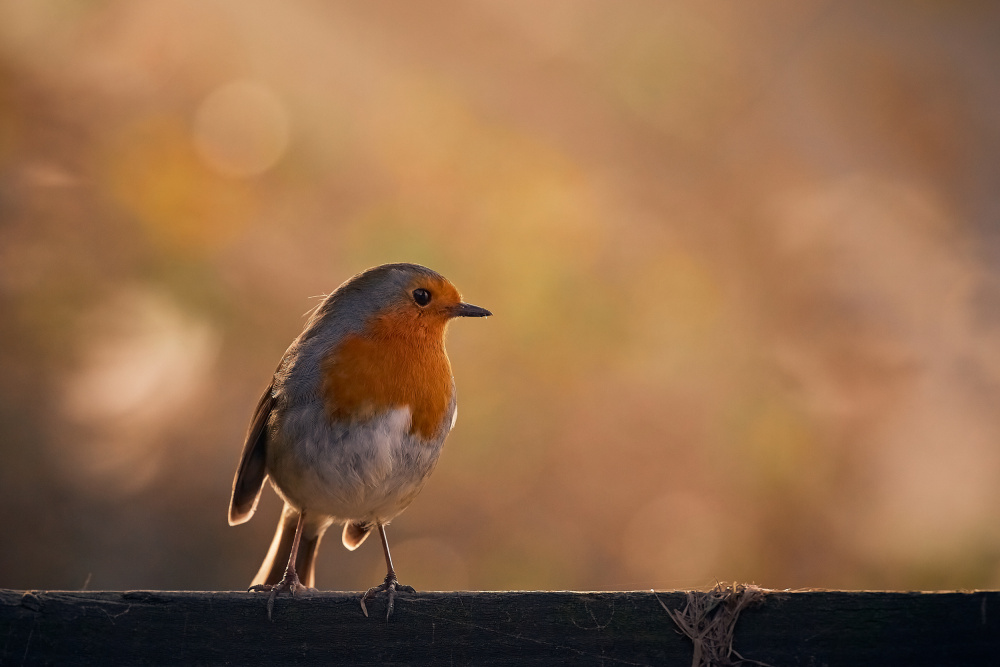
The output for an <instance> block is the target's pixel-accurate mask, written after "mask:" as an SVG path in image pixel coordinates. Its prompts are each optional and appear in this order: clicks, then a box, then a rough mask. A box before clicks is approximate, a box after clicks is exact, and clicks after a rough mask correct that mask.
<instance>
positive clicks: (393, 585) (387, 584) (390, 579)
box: [361, 572, 417, 621]
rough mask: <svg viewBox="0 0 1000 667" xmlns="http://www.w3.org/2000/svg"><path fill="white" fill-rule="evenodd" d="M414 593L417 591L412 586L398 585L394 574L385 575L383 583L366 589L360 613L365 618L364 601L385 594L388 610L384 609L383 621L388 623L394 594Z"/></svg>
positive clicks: (393, 602) (366, 609) (365, 608)
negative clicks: (362, 613) (361, 612)
mask: <svg viewBox="0 0 1000 667" xmlns="http://www.w3.org/2000/svg"><path fill="white" fill-rule="evenodd" d="M416 592H417V591H416V590H414V588H413V586H404V585H403V584H401V583H399V581H398V580H397V579H396V573H395V572H390V573H389V574H387V575H385V581H383V582H382V583H381V584H379V585H378V586H372V587H371V588H369V589H368V592H366V593H365V594H364V595H363V596H361V611H363V612H364V613H365V616H367V615H368V607H366V606H365V600H372V599H374V598H375V596H376V595H378V594H379V593H385V594H386V597H387V598H388V601H389V604H388V608H387V609H386V612H385V620H387V621H388V620H389V617H390V616H392V610H393V608H394V607H395V605H396V602H395V601H396V593H416Z"/></svg>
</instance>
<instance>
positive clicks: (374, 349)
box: [229, 264, 492, 619]
mask: <svg viewBox="0 0 1000 667" xmlns="http://www.w3.org/2000/svg"><path fill="white" fill-rule="evenodd" d="M489 315H492V313H491V312H490V311H488V310H486V309H485V308H480V307H479V306H473V305H471V304H468V303H463V302H462V299H461V296H460V295H459V293H458V290H457V289H455V286H454V285H452V284H451V283H450V282H449V281H448V280H447V279H446V278H444V276H442V275H440V274H438V273H436V272H434V271H432V270H430V269H428V268H426V267H423V266H419V265H417V264H384V265H382V266H377V267H374V268H371V269H368V270H367V271H364V272H362V273H359V274H358V275H356V276H354V277H353V278H351V279H350V280H348V281H347V282H345V283H344V284H343V285H341V286H340V287H338V288H337V289H336V291H334V292H333V293H332V294H330V295H329V296H327V297H326V299H324V300H323V302H322V303H321V304H320V305H319V306H318V307H317V308H316V309H315V310H314V311H313V313H312V315H311V317H310V318H309V321H308V322H307V323H306V326H305V329H303V331H302V333H301V334H300V335H299V337H298V338H296V339H295V340H294V341H293V342H292V344H291V346H290V347H289V348H288V350H287V351H286V352H285V355H284V356H283V357H282V359H281V363H279V364H278V368H277V370H276V371H275V373H274V376H273V378H272V379H271V383H270V384H269V385H268V387H267V389H265V390H264V393H263V394H262V395H261V397H260V400H259V401H258V403H257V408H256V410H254V413H253V418H252V420H251V422H250V428H249V430H248V431H247V437H246V442H245V443H244V445H243V454H242V455H241V457H240V464H239V467H238V468H237V470H236V478H235V479H234V480H233V498H232V502H231V503H230V506H229V524H230V525H232V526H235V525H237V524H241V523H244V522H245V521H247V520H249V519H250V517H251V516H253V513H254V510H255V509H256V508H257V501H258V500H259V498H260V492H261V489H262V488H263V486H264V480H265V479H267V478H270V480H271V484H272V485H273V486H274V489H275V491H277V493H278V495H279V496H281V498H282V499H283V500H284V501H285V506H284V509H283V511H282V515H281V519H280V521H279V522H278V529H277V531H276V532H275V534H274V539H273V540H272V542H271V548H270V549H269V550H268V552H267V556H266V557H265V558H264V563H263V564H262V565H261V566H260V570H259V571H258V572H257V576H256V577H254V579H253V581H252V582H251V586H250V590H251V591H269V592H270V595H269V597H268V603H267V613H268V617H270V616H271V612H272V610H273V608H274V600H275V596H277V595H278V594H279V593H282V592H288V593H289V594H290V595H294V594H295V593H296V592H300V591H304V590H310V589H311V588H312V586H313V585H314V582H315V564H316V553H317V550H318V549H319V543H320V540H321V539H322V538H323V534H324V533H325V532H326V530H327V528H329V527H330V526H331V525H333V524H343V526H344V530H343V543H344V546H345V547H347V548H348V549H349V550H351V551H353V550H354V549H357V548H358V547H359V546H360V545H361V543H362V542H364V541H365V538H366V537H368V534H369V533H370V532H371V531H372V530H373V529H377V530H378V533H379V537H380V538H381V540H382V550H383V552H384V554H385V564H386V569H387V572H386V575H385V580H384V581H383V582H382V583H381V584H379V585H378V586H373V587H372V588H370V589H368V591H367V592H366V593H365V594H364V596H362V598H361V609H362V611H364V613H365V616H367V615H368V610H367V608H366V606H365V601H366V600H370V599H372V598H374V597H375V596H376V595H378V594H379V593H385V594H386V597H387V599H388V604H387V611H386V619H388V618H389V616H390V615H391V614H392V610H393V606H394V600H395V597H396V593H397V592H409V593H412V592H414V591H413V588H412V587H410V586H403V585H402V584H400V583H399V581H398V580H397V578H396V572H395V570H394V569H393V567H392V558H391V557H390V555H389V543H388V542H387V541H386V536H385V526H386V525H387V524H388V523H389V521H391V520H392V519H393V518H394V517H396V516H397V515H398V514H399V513H400V512H402V511H403V510H405V509H406V508H407V506H408V505H409V504H410V503H411V502H412V501H413V499H414V498H415V497H416V495H417V494H418V493H419V492H420V489H421V488H422V487H423V485H424V482H426V481H427V478H428V477H429V476H430V474H431V472H433V471H434V467H435V466H436V465H437V461H438V457H439V456H440V454H441V449H442V447H443V445H444V440H445V437H446V436H447V435H448V432H449V431H450V430H451V429H452V427H453V426H454V425H455V417H456V415H457V408H456V396H455V381H454V378H453V377H452V374H451V363H450V362H449V361H448V355H447V353H446V352H445V347H444V337H445V330H446V328H447V326H448V322H449V321H450V320H451V319H452V318H455V317H487V316H489Z"/></svg>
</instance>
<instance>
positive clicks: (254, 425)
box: [229, 380, 274, 526]
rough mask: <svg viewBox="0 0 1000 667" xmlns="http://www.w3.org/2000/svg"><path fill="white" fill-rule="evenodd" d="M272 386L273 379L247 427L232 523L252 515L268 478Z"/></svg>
mask: <svg viewBox="0 0 1000 667" xmlns="http://www.w3.org/2000/svg"><path fill="white" fill-rule="evenodd" d="M273 387H274V381H273V380H272V382H271V384H269V385H267V389H265V390H264V393H263V394H261V396H260V400H259V401H257V409H256V410H254V413H253V420H252V421H251V422H250V429H249V430H248V431H247V439H246V442H245V443H244V444H243V454H242V455H241V456H240V466H239V467H238V468H237V469H236V478H235V479H233V499H232V501H231V502H230V503H229V525H230V526H235V525H237V524H241V523H243V522H245V521H247V520H248V519H249V518H250V517H251V516H253V513H254V510H256V509H257V500H258V499H259V498H260V490H261V488H263V486H264V480H265V479H266V478H267V467H266V466H267V422H268V418H269V417H270V416H271V409H272V408H273V407H274V397H273V396H272V395H271V390H272V388H273Z"/></svg>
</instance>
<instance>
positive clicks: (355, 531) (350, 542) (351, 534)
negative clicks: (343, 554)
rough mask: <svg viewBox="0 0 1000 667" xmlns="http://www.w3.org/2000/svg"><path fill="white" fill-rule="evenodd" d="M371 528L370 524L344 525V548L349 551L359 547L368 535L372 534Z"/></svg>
mask: <svg viewBox="0 0 1000 667" xmlns="http://www.w3.org/2000/svg"><path fill="white" fill-rule="evenodd" d="M372 527H373V526H372V525H371V524H370V523H345V524H344V536H343V542H344V546H345V547H347V548H348V549H349V550H351V551H354V550H355V549H357V548H358V547H360V546H361V543H362V542H364V541H365V538H367V537H368V533H370V532H372Z"/></svg>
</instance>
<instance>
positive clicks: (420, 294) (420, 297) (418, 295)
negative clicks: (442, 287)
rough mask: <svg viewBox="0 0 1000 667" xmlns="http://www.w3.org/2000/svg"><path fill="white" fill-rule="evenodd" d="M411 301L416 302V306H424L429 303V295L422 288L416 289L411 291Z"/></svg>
mask: <svg viewBox="0 0 1000 667" xmlns="http://www.w3.org/2000/svg"><path fill="white" fill-rule="evenodd" d="M413 300H414V301H416V302H417V305H418V306H426V305H427V304H429V303H430V302H431V293H430V292H428V291H427V290H425V289H424V288H423V287H418V288H417V289H415V290H413Z"/></svg>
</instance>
